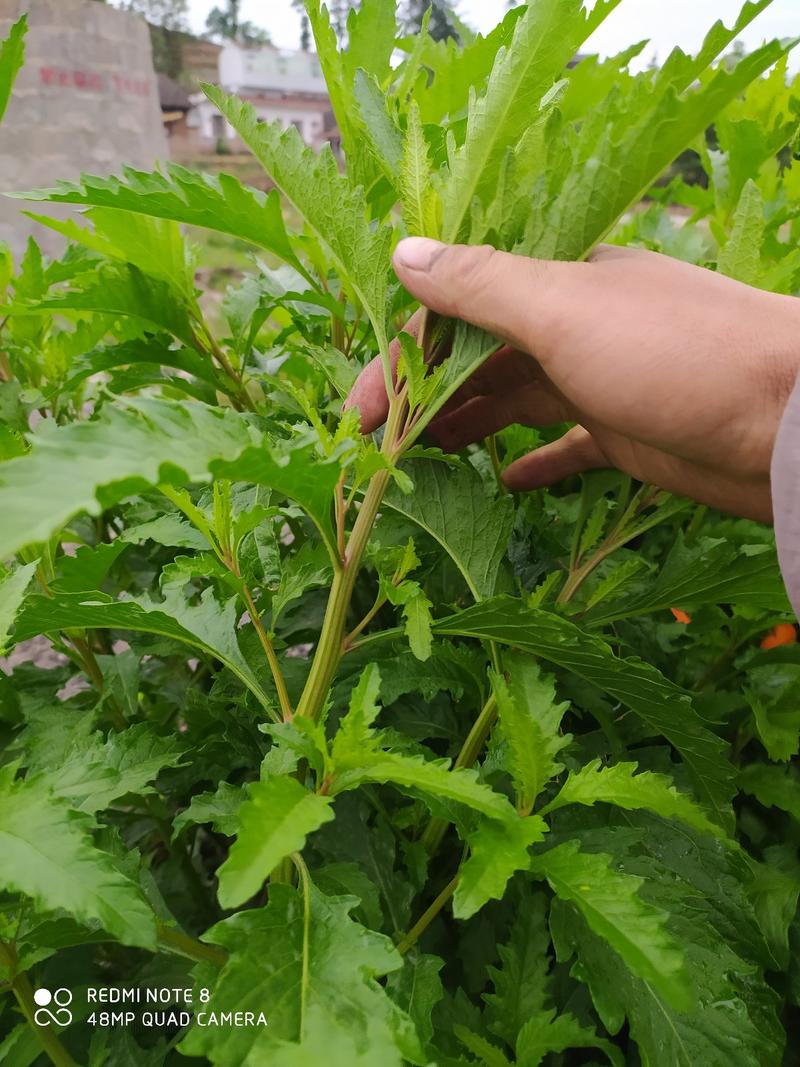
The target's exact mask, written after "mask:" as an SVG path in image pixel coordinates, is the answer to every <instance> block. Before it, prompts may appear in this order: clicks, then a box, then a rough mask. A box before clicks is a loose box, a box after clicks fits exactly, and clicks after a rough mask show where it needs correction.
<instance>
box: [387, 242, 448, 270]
mask: <svg viewBox="0 0 800 1067" xmlns="http://www.w3.org/2000/svg"><path fill="white" fill-rule="evenodd" d="M443 248H444V245H443V244H442V242H441V241H434V240H433V238H431V237H404V238H403V240H402V241H400V243H399V244H398V246H397V248H395V250H394V262H395V266H398V267H405V268H406V269H407V270H429V269H430V267H431V264H432V263H433V261H434V259H435V258H436V257H437V256H438V255H439V254H440V253H441V251H442V249H443Z"/></svg>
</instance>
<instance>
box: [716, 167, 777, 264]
mask: <svg viewBox="0 0 800 1067" xmlns="http://www.w3.org/2000/svg"><path fill="white" fill-rule="evenodd" d="M765 230H766V218H765V217H764V199H763V197H762V195H761V191H760V190H759V188H758V186H757V185H756V183H755V182H754V181H752V180H751V181H748V182H747V184H746V185H745V187H744V189H742V195H741V197H740V199H739V203H738V205H737V208H736V212H735V213H734V216H733V225H732V227H731V231H730V235H729V237H728V240H727V243H726V244H725V247H724V248H723V249H721V251H720V254H719V259H718V260H717V270H718V271H719V272H720V274H727V276H728V277H729V278H735V279H736V281H739V282H744V283H745V284H746V285H758V283H759V281H760V280H761V276H762V273H763V272H762V268H761V245H762V244H763V243H764V232H765Z"/></svg>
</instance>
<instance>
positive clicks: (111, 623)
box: [14, 588, 273, 708]
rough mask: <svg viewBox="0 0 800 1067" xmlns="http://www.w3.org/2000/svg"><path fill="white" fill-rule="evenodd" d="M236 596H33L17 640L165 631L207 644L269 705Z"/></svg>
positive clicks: (177, 592) (176, 593)
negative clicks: (240, 633)
mask: <svg viewBox="0 0 800 1067" xmlns="http://www.w3.org/2000/svg"><path fill="white" fill-rule="evenodd" d="M237 615H238V612H237V608H236V598H235V597H232V598H231V599H230V600H228V601H226V603H225V604H220V603H219V601H217V600H216V598H215V597H214V595H213V590H212V589H211V588H208V589H206V590H205V591H204V593H203V594H202V595H201V597H200V601H199V603H198V604H190V603H189V602H188V601H186V600H185V599H184V597H183V593H182V592H181V591H180V590H173V591H172V592H171V593H170V595H169V596H168V598H167V599H165V600H164V601H162V602H159V601H154V600H151V599H149V598H142V599H141V600H137V601H134V600H114V599H113V598H112V597H109V596H106V594H104V593H61V594H58V595H55V596H52V597H41V596H36V597H31V598H30V600H29V602H28V603H27V604H26V606H25V610H24V611H23V613H22V615H21V616H20V618H19V621H18V623H17V626H16V627H15V630H14V640H15V641H16V642H17V643H18V642H20V641H25V640H27V639H29V638H31V637H36V636H38V635H39V634H55V633H58V632H60V631H61V630H71V629H76V628H77V629H87V630H92V629H115V630H138V631H142V632H144V633H153V634H161V635H162V636H163V637H169V638H172V639H173V640H175V641H181V642H183V643H184V644H188V645H193V646H194V647H196V648H200V649H202V650H203V651H204V652H206V653H208V654H209V655H211V656H215V657H216V658H217V659H219V660H221V661H222V662H223V663H224V664H225V666H226V667H227V668H228V669H229V670H231V671H233V673H234V674H235V675H236V676H237V677H238V678H239V679H240V680H241V681H242V682H243V683H244V685H245V686H247V688H248V689H250V690H251V692H252V693H253V694H254V695H255V696H256V698H257V699H258V700H259V701H260V702H261V704H262V705H263V706H264V707H265V708H271V707H272V705H273V701H272V700H271V698H270V697H269V695H268V694H267V692H266V691H265V690H264V688H263V686H262V685H261V683H260V681H259V680H258V678H257V677H256V675H255V673H254V671H253V669H252V667H251V666H250V664H249V663H248V661H247V660H246V659H245V657H244V655H243V654H242V650H241V648H240V647H239V642H238V637H237V632H236V621H237Z"/></svg>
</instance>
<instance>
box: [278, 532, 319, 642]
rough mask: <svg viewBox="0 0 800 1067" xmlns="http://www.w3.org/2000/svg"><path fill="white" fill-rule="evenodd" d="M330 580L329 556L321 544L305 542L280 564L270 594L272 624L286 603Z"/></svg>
mask: <svg viewBox="0 0 800 1067" xmlns="http://www.w3.org/2000/svg"><path fill="white" fill-rule="evenodd" d="M330 580H331V562H330V558H329V556H328V554H327V552H326V551H325V549H324V547H323V546H322V545H312V544H311V543H306V544H305V545H303V546H302V547H301V548H300V549H299V550H298V551H297V552H296V553H295V554H294V555H292V556H289V557H288V558H287V559H286V560H285V561H284V563H283V564H282V566H281V577H280V581H279V582H278V588H277V589H276V590H275V592H274V593H273V594H272V625H273V626H275V623H276V621H277V619H278V617H279V616H280V614H281V612H282V611H283V609H284V608H285V607H286V605H287V604H291V602H292V601H293V600H297V599H298V598H300V597H302V596H303V594H304V593H305V592H306V590H308V589H315V588H317V587H318V586H321V585H328V584H329V583H330Z"/></svg>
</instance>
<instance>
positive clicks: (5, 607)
mask: <svg viewBox="0 0 800 1067" xmlns="http://www.w3.org/2000/svg"><path fill="white" fill-rule="evenodd" d="M35 573H36V564H35V563H28V564H26V565H25V566H24V567H17V568H15V569H14V570H13V571H11V573H10V574H7V575H6V577H5V578H3V580H2V581H0V655H2V654H3V653H4V652H6V651H7V648H8V635H9V632H10V630H11V627H12V626H13V624H14V619H15V618H16V617H17V613H18V611H19V609H20V607H21V606H22V603H23V601H24V600H25V594H26V593H27V591H28V586H29V585H30V584H31V581H32V579H33V576H34V574H35Z"/></svg>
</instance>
